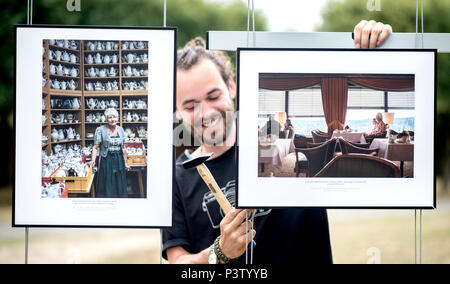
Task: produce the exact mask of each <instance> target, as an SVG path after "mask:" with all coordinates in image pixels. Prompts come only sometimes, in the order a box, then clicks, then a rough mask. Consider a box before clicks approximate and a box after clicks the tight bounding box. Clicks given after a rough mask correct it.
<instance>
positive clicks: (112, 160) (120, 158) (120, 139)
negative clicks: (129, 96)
mask: <svg viewBox="0 0 450 284" xmlns="http://www.w3.org/2000/svg"><path fill="white" fill-rule="evenodd" d="M105 116H106V119H107V124H106V125H102V126H99V127H97V129H96V130H95V138H94V147H93V149H92V161H91V162H90V163H91V165H92V166H95V165H96V157H97V153H98V151H100V155H99V160H98V170H97V183H96V185H95V195H96V197H100V198H101V197H104V198H127V197H128V193H127V179H126V176H127V175H126V171H128V170H130V166H129V165H128V164H127V162H126V161H127V153H126V150H125V149H124V147H123V146H124V142H125V132H124V130H123V128H122V127H121V126H119V125H117V123H118V122H119V113H118V112H117V110H116V109H114V108H108V109H107V110H106V111H105Z"/></svg>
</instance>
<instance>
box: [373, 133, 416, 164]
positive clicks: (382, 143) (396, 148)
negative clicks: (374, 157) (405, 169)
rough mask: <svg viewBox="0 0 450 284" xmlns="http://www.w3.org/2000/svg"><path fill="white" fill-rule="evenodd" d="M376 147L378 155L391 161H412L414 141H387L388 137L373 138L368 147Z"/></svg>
mask: <svg viewBox="0 0 450 284" xmlns="http://www.w3.org/2000/svg"><path fill="white" fill-rule="evenodd" d="M375 147H378V148H380V150H379V151H378V156H379V157H382V158H385V159H388V160H391V161H414V142H410V143H388V139H382V138H375V139H373V141H372V144H370V148H375Z"/></svg>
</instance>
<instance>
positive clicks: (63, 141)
mask: <svg viewBox="0 0 450 284" xmlns="http://www.w3.org/2000/svg"><path fill="white" fill-rule="evenodd" d="M75 142H81V139H72V140H58V141H56V142H51V144H61V143H75Z"/></svg>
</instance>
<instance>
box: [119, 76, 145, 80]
mask: <svg viewBox="0 0 450 284" xmlns="http://www.w3.org/2000/svg"><path fill="white" fill-rule="evenodd" d="M123 79H148V76H122V80H123Z"/></svg>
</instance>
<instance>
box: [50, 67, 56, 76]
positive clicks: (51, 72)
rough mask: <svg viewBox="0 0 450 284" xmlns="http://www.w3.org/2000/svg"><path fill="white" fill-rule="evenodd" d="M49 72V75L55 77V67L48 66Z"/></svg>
mask: <svg viewBox="0 0 450 284" xmlns="http://www.w3.org/2000/svg"><path fill="white" fill-rule="evenodd" d="M49 71H50V74H51V75H55V74H56V65H54V64H50V67H49Z"/></svg>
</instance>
